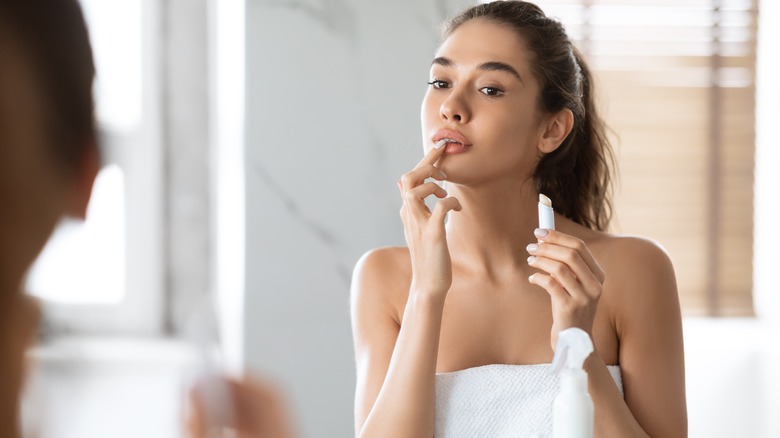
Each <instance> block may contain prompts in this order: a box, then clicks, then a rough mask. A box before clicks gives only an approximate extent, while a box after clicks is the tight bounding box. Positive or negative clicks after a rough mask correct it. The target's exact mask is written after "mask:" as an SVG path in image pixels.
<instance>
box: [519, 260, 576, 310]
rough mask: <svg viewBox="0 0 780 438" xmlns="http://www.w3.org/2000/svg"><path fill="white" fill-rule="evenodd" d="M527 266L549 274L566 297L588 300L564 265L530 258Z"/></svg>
mask: <svg viewBox="0 0 780 438" xmlns="http://www.w3.org/2000/svg"><path fill="white" fill-rule="evenodd" d="M528 265H529V266H531V267H533V268H536V269H540V270H542V271H544V272H546V273H547V274H549V275H550V276H551V277H552V278H553V279H555V281H557V282H558V284H560V285H561V286H563V288H564V290H565V291H566V293H567V294H568V295H570V296H572V297H576V298H583V299H588V297H589V296H590V294H588V293H587V292H586V291H585V290H584V288H583V285H582V284H580V282H579V281H578V280H577V277H576V276H575V275H574V273H573V272H572V271H571V269H569V267H568V266H567V265H566V264H565V263H561V262H559V261H557V260H552V259H548V258H546V257H539V256H531V257H528Z"/></svg>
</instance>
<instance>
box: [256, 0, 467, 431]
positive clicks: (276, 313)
mask: <svg viewBox="0 0 780 438" xmlns="http://www.w3.org/2000/svg"><path fill="white" fill-rule="evenodd" d="M471 3H472V2H470V1H467V0H398V1H393V2H379V1H358V0H250V1H248V2H247V9H246V15H247V21H246V34H247V67H246V68H247V75H246V82H247V84H246V87H247V102H246V105H247V118H246V125H247V129H246V143H247V144H246V179H247V186H246V191H247V199H246V203H247V212H246V233H247V247H246V264H247V265H246V306H245V314H244V315H245V318H246V323H245V333H244V336H245V354H246V361H247V363H248V365H249V366H250V367H251V368H254V369H257V370H262V371H265V372H267V373H269V374H270V375H272V376H274V377H276V378H278V379H279V381H280V382H281V385H282V386H283V387H285V388H286V389H287V390H288V391H289V393H290V395H291V398H292V404H293V406H294V408H295V410H296V416H297V418H298V419H299V420H300V422H301V429H302V432H303V436H333V437H336V436H349V435H350V434H351V433H352V431H353V416H352V405H353V393H354V383H355V377H354V376H355V374H354V373H355V369H354V368H355V367H354V356H353V350H352V339H351V331H350V323H349V284H350V277H351V272H352V268H353V266H354V264H355V262H356V261H357V260H358V258H359V257H360V256H361V255H362V254H363V253H364V252H366V251H367V250H369V249H371V248H373V247H377V246H384V245H398V244H403V229H402V225H401V221H400V218H399V216H398V210H399V208H400V202H399V199H398V190H397V188H396V184H395V182H396V181H397V180H398V178H399V177H400V175H401V174H402V173H403V172H405V171H406V170H407V169H409V168H411V166H413V165H414V164H415V163H416V162H417V161H418V160H419V157H420V156H421V153H422V140H421V130H420V121H419V111H420V103H421V100H422V97H423V94H424V93H425V87H426V82H427V80H428V68H429V65H430V62H431V59H432V56H433V53H434V51H435V49H436V47H437V45H438V42H439V24H440V23H441V22H442V21H443V20H444V19H445V18H446V17H447V16H450V15H452V14H454V13H455V12H457V11H459V10H461V9H463V8H464V7H466V6H468V5H470V4H471Z"/></svg>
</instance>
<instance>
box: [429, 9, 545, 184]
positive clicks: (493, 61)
mask: <svg viewBox="0 0 780 438" xmlns="http://www.w3.org/2000/svg"><path fill="white" fill-rule="evenodd" d="M529 59H530V53H529V52H528V50H527V49H526V48H525V45H524V44H523V43H522V41H521V40H520V38H519V36H518V35H517V34H516V33H515V31H513V30H511V29H510V28H508V27H506V26H502V25H498V24H495V23H493V22H490V21H487V20H484V19H473V20H470V21H468V22H466V23H464V24H463V25H461V26H460V27H458V29H457V30H456V31H455V32H453V33H452V34H451V35H450V36H449V37H448V38H447V39H446V40H445V41H444V43H443V44H442V45H441V47H440V48H439V50H438V52H437V53H436V57H435V59H434V61H433V63H432V65H431V74H430V82H432V84H431V85H429V88H428V92H427V93H426V95H425V99H423V103H422V111H421V112H422V114H421V118H422V129H423V142H424V145H425V149H426V150H428V149H429V148H430V147H432V146H433V144H435V143H436V142H438V141H439V139H440V138H451V139H452V140H455V141H457V142H459V143H452V144H448V145H447V149H446V150H445V155H444V156H443V157H442V159H441V160H440V161H439V167H440V168H441V169H442V170H444V172H445V173H447V175H448V180H449V181H452V182H454V183H458V184H466V185H475V184H479V183H482V182H486V181H493V180H496V179H497V178H510V179H522V180H525V179H527V178H529V177H530V176H531V174H532V172H533V168H534V166H535V164H536V162H537V161H538V159H539V156H540V154H539V152H538V149H537V144H538V140H539V138H540V136H541V134H542V132H541V128H542V125H541V117H540V114H539V112H538V111H537V109H536V108H537V106H536V102H537V95H538V89H539V86H538V84H537V82H536V80H535V79H534V77H533V75H532V74H531V71H530V64H529Z"/></svg>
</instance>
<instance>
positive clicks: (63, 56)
mask: <svg viewBox="0 0 780 438" xmlns="http://www.w3.org/2000/svg"><path fill="white" fill-rule="evenodd" d="M0 27H2V28H3V29H4V30H8V31H7V32H5V35H4V36H9V37H11V38H12V40H13V44H16V45H18V46H19V47H20V48H21V51H22V53H23V54H24V55H23V56H25V59H24V60H23V61H24V62H27V63H29V64H30V65H31V67H32V70H33V71H34V72H35V77H34V80H35V81H36V84H37V86H39V87H40V88H41V91H42V92H43V93H42V94H43V96H45V99H46V100H45V101H44V104H45V105H46V110H47V111H46V114H45V117H46V119H45V120H44V124H43V126H42V127H41V128H42V129H43V130H44V131H45V133H46V135H47V140H48V141H47V142H48V144H50V145H51V146H52V148H54V150H53V151H52V152H53V153H54V156H55V157H57V158H59V159H60V161H62V162H63V163H64V164H65V165H66V166H68V167H71V168H72V167H75V166H76V165H77V164H78V162H79V160H80V159H81V157H82V156H83V155H84V153H85V151H86V150H87V148H88V147H90V145H91V144H93V143H94V140H95V122H94V104H93V100H92V83H93V80H94V77H95V65H94V61H93V58H92V48H91V46H90V43H89V35H88V33H87V27H86V24H85V22H84V17H83V15H82V13H81V7H80V6H79V3H78V1H77V0H0Z"/></svg>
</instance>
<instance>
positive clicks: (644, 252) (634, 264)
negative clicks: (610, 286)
mask: <svg viewBox="0 0 780 438" xmlns="http://www.w3.org/2000/svg"><path fill="white" fill-rule="evenodd" d="M597 246H598V249H599V256H600V262H601V263H603V265H604V266H603V268H604V270H605V271H610V274H612V275H620V276H623V275H625V276H631V277H636V276H637V275H639V276H643V274H644V275H646V274H653V275H657V274H660V273H662V272H666V271H673V269H672V262H671V260H670V259H669V255H668V254H667V253H666V250H664V249H663V247H661V245H659V244H658V243H657V242H655V241H653V240H650V239H646V238H643V237H637V236H621V235H612V234H606V233H603V234H602V237H601V238H600V239H599V243H598V244H597Z"/></svg>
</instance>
